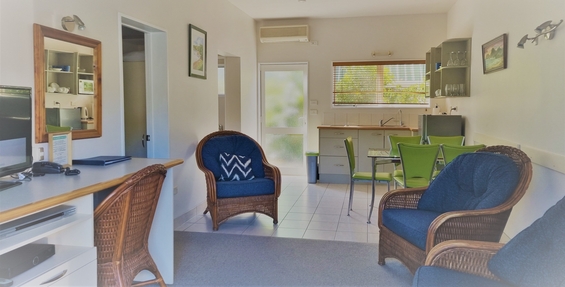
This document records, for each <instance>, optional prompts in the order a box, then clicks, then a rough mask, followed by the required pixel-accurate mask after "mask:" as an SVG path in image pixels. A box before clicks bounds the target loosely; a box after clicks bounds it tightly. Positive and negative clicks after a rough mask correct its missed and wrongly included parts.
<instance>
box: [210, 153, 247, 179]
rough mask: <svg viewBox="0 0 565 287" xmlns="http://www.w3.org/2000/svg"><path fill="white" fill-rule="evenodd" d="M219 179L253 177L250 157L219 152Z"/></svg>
mask: <svg viewBox="0 0 565 287" xmlns="http://www.w3.org/2000/svg"><path fill="white" fill-rule="evenodd" d="M220 167H221V168H222V170H221V173H220V178H219V180H220V181H225V180H227V181H233V180H250V179H254V178H255V176H254V175H253V169H252V168H251V159H250V158H249V157H246V156H244V155H236V154H229V153H227V152H222V153H220Z"/></svg>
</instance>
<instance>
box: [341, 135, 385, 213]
mask: <svg viewBox="0 0 565 287" xmlns="http://www.w3.org/2000/svg"><path fill="white" fill-rule="evenodd" d="M343 142H344V143H345V150H346V152H347V158H348V162H349V175H350V181H349V206H348V207H347V215H349V211H350V210H352V205H353V191H354V190H355V182H356V181H372V180H373V175H372V174H371V173H372V172H371V171H369V172H367V171H355V150H354V148H353V139H352V138H351V137H347V138H346V139H345V140H343ZM375 181H376V182H386V184H387V189H388V190H390V182H391V181H392V174H390V173H389V172H375ZM373 196H374V194H373ZM372 202H374V201H372Z"/></svg>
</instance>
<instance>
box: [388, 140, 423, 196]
mask: <svg viewBox="0 0 565 287" xmlns="http://www.w3.org/2000/svg"><path fill="white" fill-rule="evenodd" d="M388 141H389V143H390V155H391V156H400V154H399V153H398V143H401V142H402V143H412V144H421V143H422V136H389V137H388ZM395 166H396V169H395V170H394V172H393V173H392V176H393V177H395V176H402V169H398V167H399V166H400V162H398V163H396V164H395ZM396 186H397V185H396V181H394V188H395V189H396Z"/></svg>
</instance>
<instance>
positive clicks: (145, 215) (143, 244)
mask: <svg viewBox="0 0 565 287" xmlns="http://www.w3.org/2000/svg"><path fill="white" fill-rule="evenodd" d="M166 173H167V170H166V169H165V167H164V166H163V165H160V164H156V165H151V166H148V167H146V168H143V169H142V170H140V171H138V172H136V173H135V174H133V175H132V176H131V177H130V178H129V179H127V180H126V181H125V182H124V183H122V184H121V185H120V186H119V187H118V188H116V190H114V191H113V192H112V193H111V194H110V195H109V196H108V197H107V198H106V199H104V201H102V203H100V205H99V206H98V207H97V208H96V210H95V211H94V244H95V245H96V249H97V252H98V285H99V286H143V285H148V284H154V283H159V285H160V286H166V285H165V283H164V281H163V277H162V276H161V273H160V272H159V270H158V269H157V265H156V264H155V262H154V261H153V258H151V254H149V248H148V239H149V232H150V231H151V224H152V223H153V216H154V215H155V210H156V208H157V202H158V200H159V195H160V194H161V187H162V186H163V181H164V180H165V174H166ZM142 270H147V271H149V272H151V273H153V275H154V276H155V279H153V280H149V281H144V282H139V283H136V284H134V281H133V279H134V278H135V276H136V275H137V274H138V273H139V272H140V271H142Z"/></svg>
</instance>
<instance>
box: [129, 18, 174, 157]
mask: <svg viewBox="0 0 565 287" xmlns="http://www.w3.org/2000/svg"><path fill="white" fill-rule="evenodd" d="M119 25H120V27H121V28H122V29H120V34H121V35H120V39H122V41H120V45H121V47H120V48H121V50H122V51H123V52H126V51H128V53H131V54H128V55H123V54H120V66H121V70H122V74H121V75H120V76H121V92H122V99H123V102H122V106H123V114H122V127H123V134H124V139H123V152H124V154H125V155H133V156H136V157H144V156H145V157H148V158H168V157H169V88H168V76H167V75H168V73H167V70H168V68H167V33H166V32H165V31H164V30H162V29H159V28H156V27H154V26H152V25H149V24H147V23H143V22H140V21H138V20H134V19H132V18H129V17H126V16H123V15H122V16H120V23H119ZM141 35H143V37H141ZM130 60H134V61H130ZM133 62H138V63H137V64H130V63H133ZM126 63H127V64H126ZM130 66H134V67H133V68H130ZM130 78H131V79H130ZM126 84H127V85H128V87H127V88H126ZM126 93H128V95H127V96H126ZM131 94H134V95H131ZM143 94H144V96H143ZM140 102H141V103H140ZM143 104H145V105H143ZM132 115H133V117H131V118H130V116H132ZM126 117H127V119H126ZM143 125H145V127H143Z"/></svg>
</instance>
